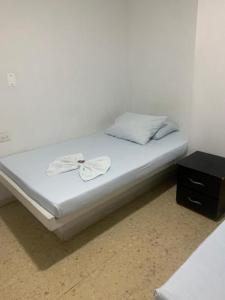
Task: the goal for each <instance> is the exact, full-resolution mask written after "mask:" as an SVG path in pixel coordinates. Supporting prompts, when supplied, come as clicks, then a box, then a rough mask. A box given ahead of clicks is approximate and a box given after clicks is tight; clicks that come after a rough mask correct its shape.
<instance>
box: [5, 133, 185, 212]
mask: <svg viewBox="0 0 225 300" xmlns="http://www.w3.org/2000/svg"><path fill="white" fill-rule="evenodd" d="M186 150H187V141H186V139H185V138H184V137H183V135H182V134H181V133H180V132H175V133H172V134H170V135H168V136H167V137H165V138H163V139H161V140H158V141H155V140H152V141H150V142H149V143H148V144H146V145H138V144H135V143H132V142H129V141H125V140H121V139H117V138H115V137H111V136H108V135H106V134H104V133H102V132H100V133H96V134H93V135H91V136H86V137H82V138H78V139H74V140H70V141H67V142H63V143H60V144H54V145H50V146H47V147H44V148H39V149H36V150H32V151H27V152H23V153H19V154H15V155H11V156H8V157H4V158H1V159H0V169H1V170H2V171H3V172H4V173H5V174H6V175H7V176H8V177H10V178H11V179H12V180H13V181H14V182H15V183H16V184H17V185H18V186H19V187H20V188H21V189H22V190H23V191H24V192H25V193H26V194H27V195H29V196H30V197H31V198H32V199H33V200H35V201H36V202H37V203H39V204H40V205H41V206H42V207H44V208H45V209H46V210H48V211H49V212H50V213H52V214H53V215H54V216H55V217H57V218H61V217H65V216H67V215H69V214H72V213H74V212H80V211H82V209H84V210H85V209H86V208H87V207H89V206H90V204H91V205H94V204H95V203H98V201H100V200H99V199H101V198H104V197H106V196H109V195H110V194H111V193H113V192H115V190H117V189H120V188H122V187H123V186H126V185H127V184H130V183H132V182H135V181H136V180H138V179H141V178H142V177H144V176H146V175H147V174H151V172H154V171H156V170H157V169H159V168H161V167H163V166H164V165H165V164H168V163H169V162H172V161H173V160H175V159H177V158H179V157H181V156H182V155H184V154H185V152H186ZM78 152H82V153H83V154H84V157H85V159H86V160H89V159H92V158H95V157H98V156H103V155H108V156H109V157H110V158H111V161H112V166H111V168H110V170H109V171H108V173H106V174H105V175H104V176H100V177H98V178H96V179H94V180H92V181H89V182H83V181H82V179H81V178H80V177H79V174H78V171H77V170H76V171H74V172H68V173H64V174H60V175H57V176H52V177H48V176H47V175H46V170H47V168H48V165H49V163H50V162H52V161H53V160H55V159H56V158H57V157H60V156H63V155H68V154H73V153H78Z"/></svg>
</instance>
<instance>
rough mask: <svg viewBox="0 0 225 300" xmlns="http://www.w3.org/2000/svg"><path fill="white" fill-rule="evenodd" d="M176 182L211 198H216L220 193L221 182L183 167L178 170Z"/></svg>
mask: <svg viewBox="0 0 225 300" xmlns="http://www.w3.org/2000/svg"><path fill="white" fill-rule="evenodd" d="M178 182H179V184H181V185H184V186H186V187H188V188H191V189H193V190H195V191H197V192H201V193H204V194H207V195H210V196H213V197H216V198H217V197H218V196H219V193H220V185H221V180H220V179H219V178H217V177H213V176H210V175H207V174H204V173H201V172H198V171H195V170H193V169H188V168H184V167H179V168H178Z"/></svg>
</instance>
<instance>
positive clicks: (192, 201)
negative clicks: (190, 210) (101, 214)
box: [188, 197, 202, 206]
mask: <svg viewBox="0 0 225 300" xmlns="http://www.w3.org/2000/svg"><path fill="white" fill-rule="evenodd" d="M188 200H189V201H190V202H191V203H194V204H197V205H200V206H202V203H201V202H199V201H196V200H193V199H191V197H188Z"/></svg>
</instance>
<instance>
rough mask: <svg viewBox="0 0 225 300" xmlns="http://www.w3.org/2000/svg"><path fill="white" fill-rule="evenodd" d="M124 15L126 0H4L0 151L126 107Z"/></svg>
mask: <svg viewBox="0 0 225 300" xmlns="http://www.w3.org/2000/svg"><path fill="white" fill-rule="evenodd" d="M127 14H128V8H127V1H126V0H113V1H111V0H85V1H84V0H65V1H62V0H54V1H51V0H38V1H31V0H20V1H15V0H8V1H1V10H0V38H1V46H0V66H1V68H0V131H9V132H10V134H11V138H12V141H11V142H9V143H5V144H0V156H1V155H6V154H10V153H14V152H18V151H23V150H26V149H31V148H35V147H39V146H41V145H45V144H50V143H54V142H58V141H62V140H65V139H68V138H71V137H76V136H79V135H83V134H87V133H89V132H94V131H96V130H98V129H99V128H103V127H105V126H107V125H108V124H109V123H110V121H112V120H113V118H114V117H115V116H116V115H118V114H119V113H121V112H124V111H125V110H128V73H127V66H128V63H127V62H128V60H127V59H128V58H127V54H128V16H127ZM8 72H15V74H16V76H17V86H16V87H15V88H9V87H8V85H7V80H6V74H7V73H8ZM0 194H1V191H0ZM2 195H3V192H2ZM4 195H5V193H4Z"/></svg>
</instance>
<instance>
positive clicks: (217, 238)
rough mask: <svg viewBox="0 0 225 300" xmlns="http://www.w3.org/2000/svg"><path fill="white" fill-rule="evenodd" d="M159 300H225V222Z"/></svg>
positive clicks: (169, 282)
mask: <svg viewBox="0 0 225 300" xmlns="http://www.w3.org/2000/svg"><path fill="white" fill-rule="evenodd" d="M155 299H156V300H214V299H215V300H223V299H225V222H223V223H222V224H221V225H220V226H219V227H218V228H217V229H216V231H214V232H213V233H212V234H211V235H210V236H209V237H208V238H207V239H206V240H205V241H204V242H203V243H202V244H201V245H200V247H199V248H198V249H197V250H196V251H195V252H194V253H193V254H192V256H191V257H190V258H189V259H188V260H187V261H186V262H185V263H184V264H183V266H182V267H181V268H180V269H179V270H178V271H177V272H176V273H175V274H174V275H173V276H172V277H171V278H170V279H169V280H168V282H167V283H166V284H165V285H163V286H162V287H161V288H160V289H158V290H157V291H156V297H155Z"/></svg>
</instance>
